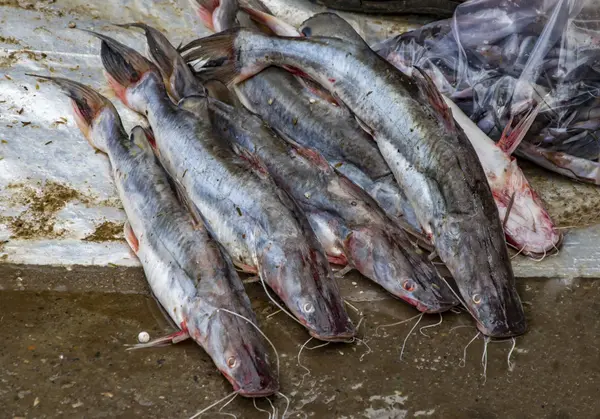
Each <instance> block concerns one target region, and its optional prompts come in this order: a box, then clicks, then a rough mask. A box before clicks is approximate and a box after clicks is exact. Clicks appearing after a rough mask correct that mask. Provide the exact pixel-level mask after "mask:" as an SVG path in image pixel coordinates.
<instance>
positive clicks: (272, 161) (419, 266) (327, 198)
mask: <svg viewBox="0 0 600 419" xmlns="http://www.w3.org/2000/svg"><path fill="white" fill-rule="evenodd" d="M210 103H211V105H210V109H211V111H212V113H213V115H214V117H213V121H214V125H215V129H216V130H217V131H218V132H220V133H222V134H223V136H226V137H227V138H229V139H230V141H232V142H233V143H234V144H235V145H236V146H238V147H240V153H241V154H243V155H247V156H248V158H249V159H258V160H260V161H261V162H262V163H263V164H264V165H265V167H266V168H267V170H268V171H269V173H270V174H271V176H272V177H273V179H274V180H275V182H276V183H277V185H279V186H280V187H281V188H282V189H284V190H285V191H286V192H287V193H288V194H289V195H290V196H291V197H292V198H293V199H294V200H295V201H296V202H297V203H298V205H299V206H300V208H302V210H303V211H304V213H305V214H306V216H307V217H308V220H309V222H310V224H311V226H312V228H313V230H314V231H315V233H316V234H317V237H318V238H319V240H320V241H321V244H322V245H323V247H324V248H325V251H326V252H327V254H328V256H329V258H330V261H332V262H333V263H337V264H340V265H348V266H350V267H353V268H355V269H357V270H358V271H359V272H360V273H362V274H363V275H364V276H365V277H367V278H369V279H371V280H372V281H373V282H375V283H377V284H379V285H380V286H382V287H383V288H385V289H386V290H387V291H388V292H390V293H391V294H392V295H394V296H396V297H397V298H400V299H402V300H404V301H406V302H408V303H409V304H411V305H413V306H415V307H416V308H417V309H418V310H419V311H422V312H426V313H438V312H441V311H445V310H448V309H450V308H452V307H453V306H455V305H458V304H459V301H458V300H457V299H456V297H455V296H454V294H453V292H452V290H451V289H450V288H449V287H448V285H447V284H446V283H444V282H443V281H442V279H441V278H440V277H439V274H438V273H437V271H436V269H435V267H434V266H433V264H432V263H431V261H429V260H428V258H427V256H426V255H425V254H424V252H423V251H420V250H419V249H418V248H417V247H416V245H413V244H412V243H411V242H410V240H408V237H407V236H406V234H405V233H404V232H403V231H402V230H401V229H400V228H398V227H394V226H393V224H391V223H390V222H389V219H388V218H387V217H386V216H385V214H384V213H383V211H381V209H380V208H379V207H378V206H377V204H376V203H375V202H374V201H373V200H371V199H370V198H369V196H368V195H367V194H366V193H365V192H364V191H363V190H362V189H360V188H358V187H357V186H355V185H354V184H353V183H352V182H350V181H349V180H347V179H346V178H345V177H343V176H340V175H338V174H336V173H335V171H334V170H333V169H332V168H331V166H330V165H329V163H328V162H327V161H326V160H325V159H324V158H323V157H322V156H320V155H319V154H318V153H316V152H315V151H313V150H310V149H307V148H303V147H292V146H291V145H289V144H287V143H286V142H285V141H283V140H282V139H281V138H279V137H278V136H277V135H275V134H274V133H273V132H272V131H271V130H269V129H268V128H267V127H265V125H264V123H263V121H262V120H261V119H260V118H258V117H256V116H255V115H252V114H251V113H249V112H247V111H245V110H244V109H238V110H236V109H234V108H233V107H231V106H229V105H227V104H224V103H222V102H220V101H218V100H211V102H210Z"/></svg>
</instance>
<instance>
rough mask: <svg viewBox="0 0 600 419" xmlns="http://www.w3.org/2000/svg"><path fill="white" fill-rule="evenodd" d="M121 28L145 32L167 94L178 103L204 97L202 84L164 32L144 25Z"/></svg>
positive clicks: (151, 55) (150, 53)
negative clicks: (192, 97) (133, 28)
mask: <svg viewBox="0 0 600 419" xmlns="http://www.w3.org/2000/svg"><path fill="white" fill-rule="evenodd" d="M119 26H122V27H127V28H129V27H136V28H140V29H142V30H143V31H144V34H145V35H146V42H148V54H149V55H150V59H151V60H152V62H153V63H154V64H155V65H156V67H158V70H159V71H160V74H161V76H162V79H163V82H164V84H165V87H166V88H167V92H168V93H169V95H170V96H171V97H172V98H173V99H174V100H175V101H176V102H178V101H179V100H181V99H183V98H184V97H186V96H192V95H198V94H200V95H204V88H203V87H202V85H201V83H200V82H199V80H198V79H197V78H196V77H195V76H194V73H193V72H192V70H190V68H189V67H188V66H187V64H186V63H185V61H184V60H183V58H181V55H179V52H178V51H177V49H176V48H175V47H174V46H173V44H171V43H170V42H169V40H168V39H167V37H166V36H165V35H164V34H163V33H162V32H160V31H159V30H158V29H155V28H153V27H152V26H149V25H146V24H144V23H128V24H125V25H119Z"/></svg>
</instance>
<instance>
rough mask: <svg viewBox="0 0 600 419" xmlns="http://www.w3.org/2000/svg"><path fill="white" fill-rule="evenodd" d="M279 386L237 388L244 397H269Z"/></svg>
mask: <svg viewBox="0 0 600 419" xmlns="http://www.w3.org/2000/svg"><path fill="white" fill-rule="evenodd" d="M277 391H278V390H277V388H272V389H264V390H243V389H241V390H237V392H238V394H239V395H240V396H242V397H248V398H259V397H269V396H272V395H274V394H275V393H277Z"/></svg>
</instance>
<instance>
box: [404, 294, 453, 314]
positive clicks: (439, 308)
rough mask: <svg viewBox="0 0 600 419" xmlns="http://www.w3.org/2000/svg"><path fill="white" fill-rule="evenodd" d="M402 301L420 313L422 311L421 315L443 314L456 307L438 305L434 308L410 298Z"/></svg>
mask: <svg viewBox="0 0 600 419" xmlns="http://www.w3.org/2000/svg"><path fill="white" fill-rule="evenodd" d="M400 299H401V300H402V301H404V302H406V303H408V304H410V305H411V306H413V307H415V308H416V309H417V310H418V311H420V312H421V313H426V314H436V313H441V312H443V311H448V310H450V309H451V308H452V307H454V305H450V304H448V305H436V307H435V308H432V306H428V305H426V304H423V303H422V302H420V301H418V300H415V299H413V298H409V297H402V298H400Z"/></svg>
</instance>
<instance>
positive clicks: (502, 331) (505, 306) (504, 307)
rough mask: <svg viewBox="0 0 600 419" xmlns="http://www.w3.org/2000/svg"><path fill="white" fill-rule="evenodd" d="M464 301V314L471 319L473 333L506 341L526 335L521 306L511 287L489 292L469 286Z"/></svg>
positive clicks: (482, 285)
mask: <svg viewBox="0 0 600 419" xmlns="http://www.w3.org/2000/svg"><path fill="white" fill-rule="evenodd" d="M473 285H474V286H471V287H470V293H469V295H468V296H466V295H463V296H464V297H465V301H464V303H465V304H466V306H467V310H468V311H469V312H470V313H471V315H472V316H473V317H474V318H475V322H476V326H477V330H479V331H480V332H481V333H482V334H484V335H485V336H490V337H493V338H509V337H514V336H519V335H522V334H523V333H525V332H526V331H527V321H526V319H525V315H524V313H523V306H522V304H521V300H520V298H519V295H518V294H517V291H516V288H515V287H514V286H512V287H509V286H506V287H501V288H500V289H496V288H494V289H492V288H491V287H490V286H486V285H485V284H481V286H477V285H478V284H473Z"/></svg>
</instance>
